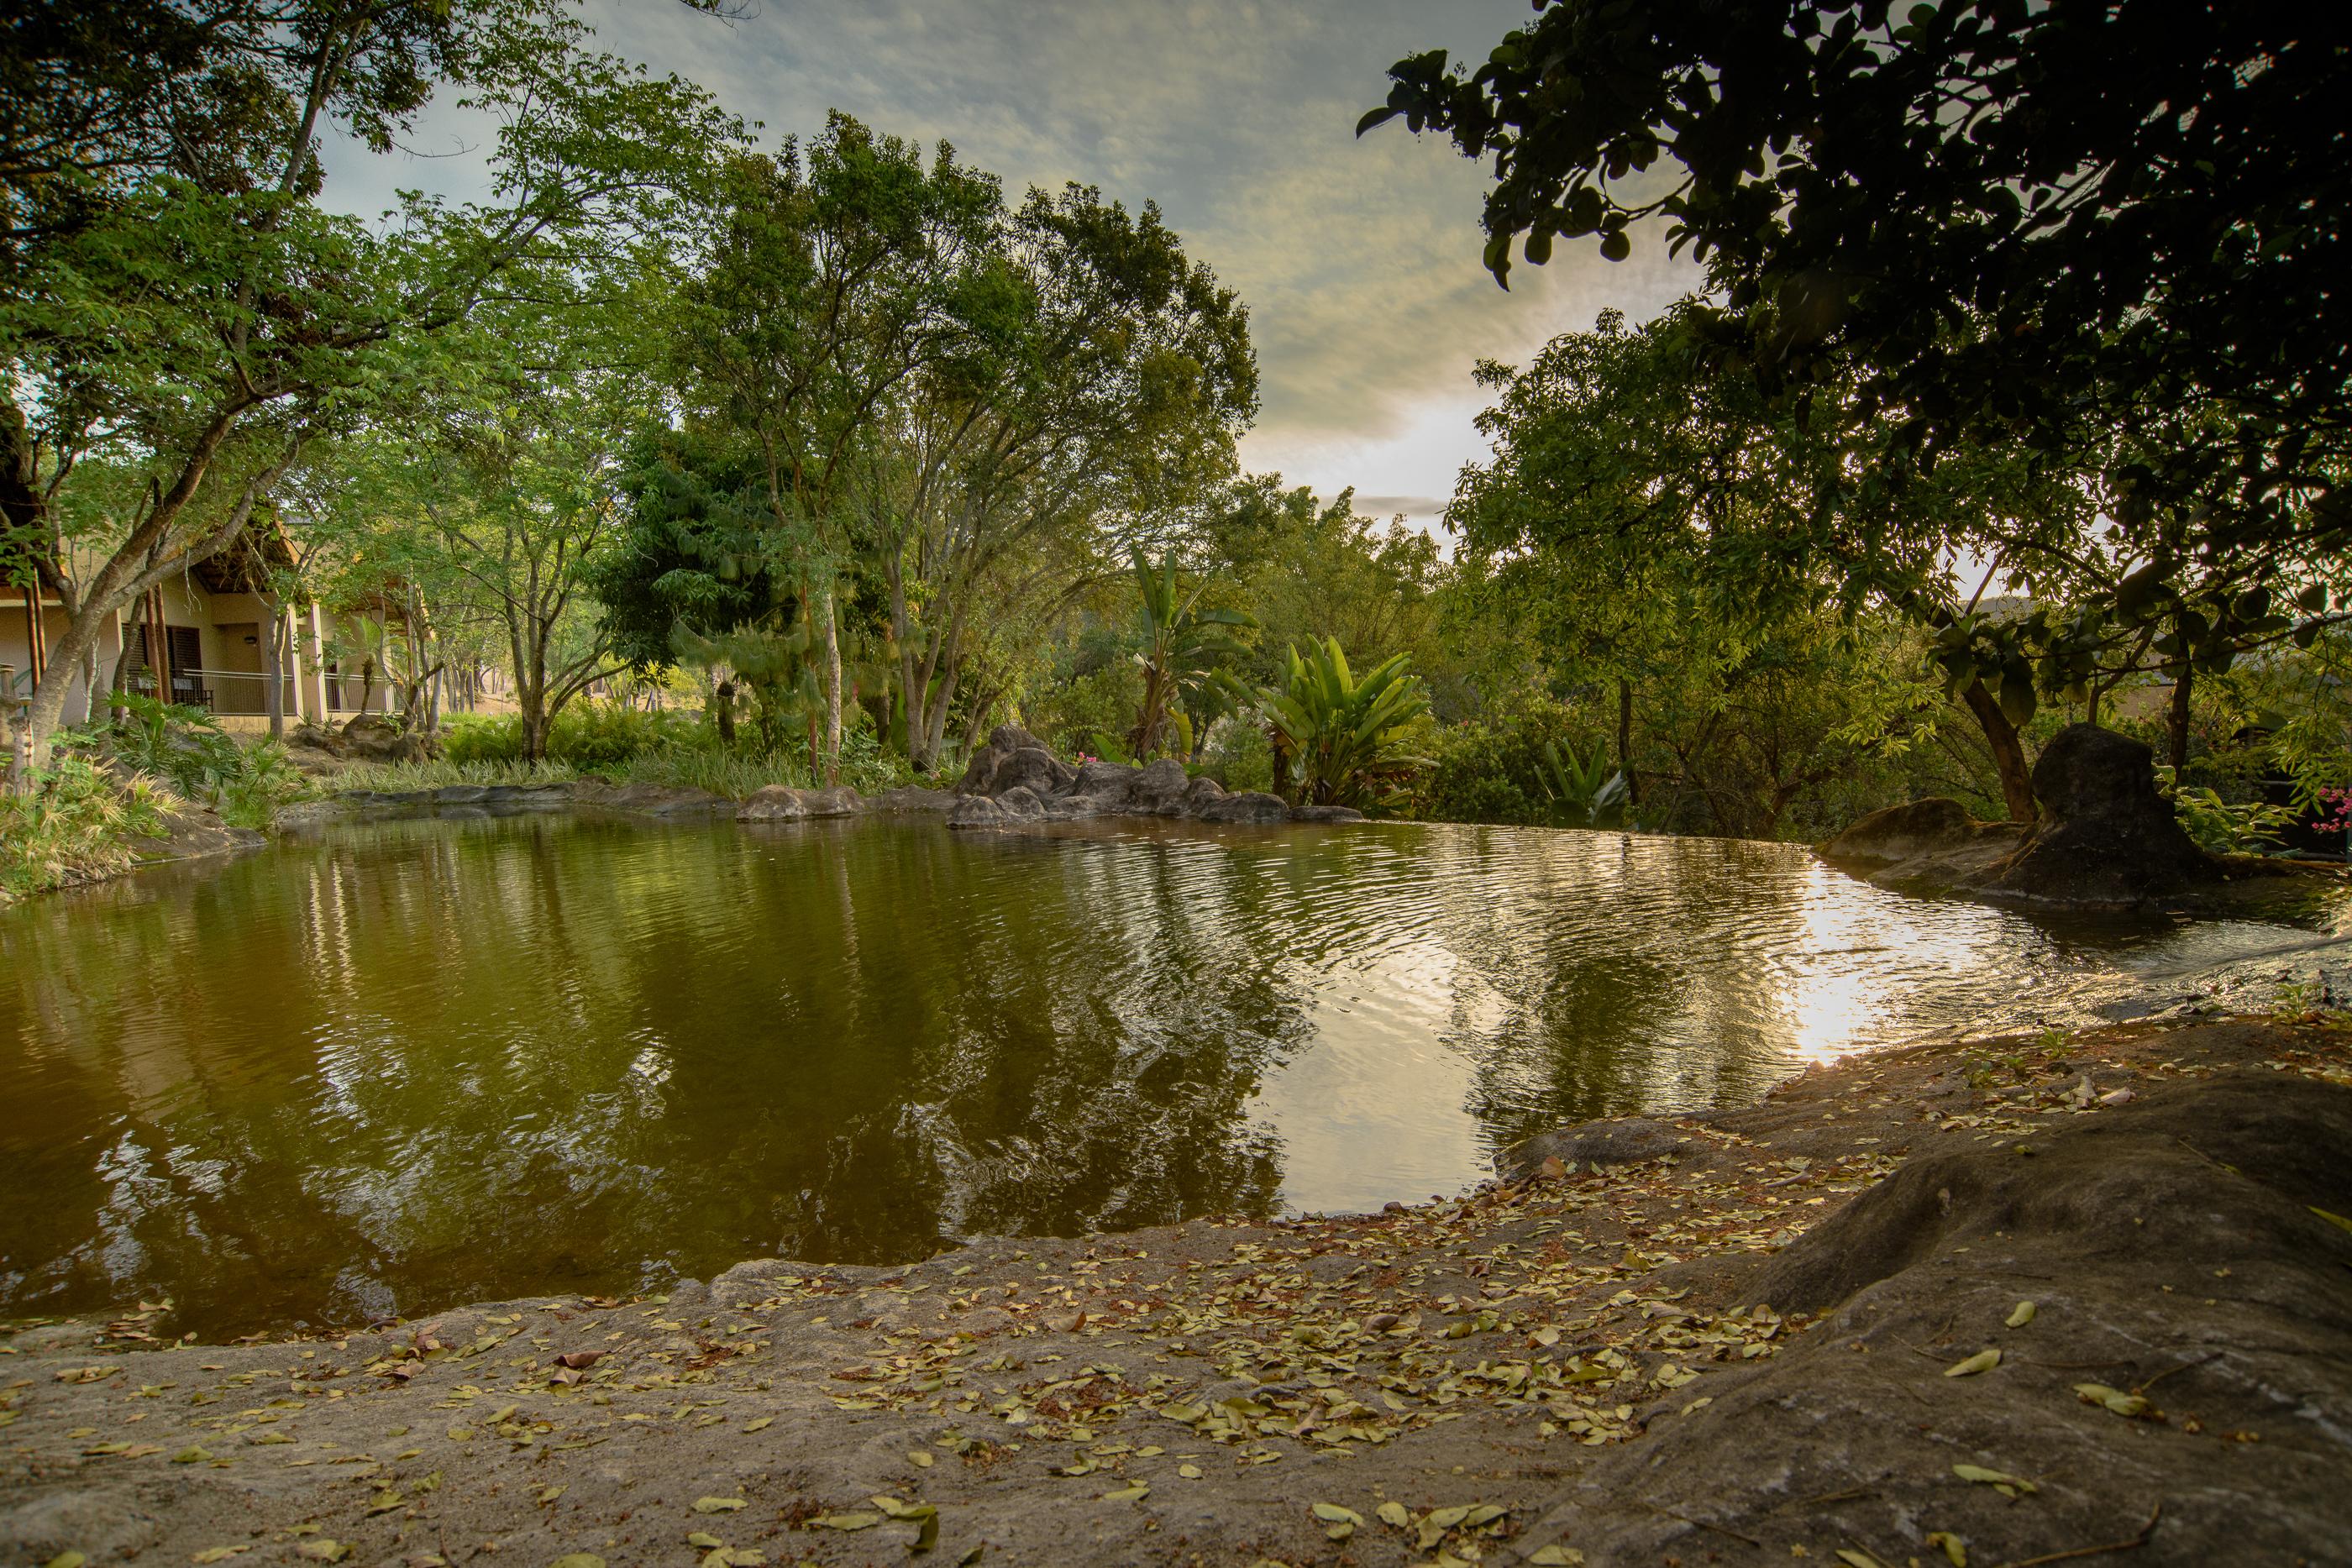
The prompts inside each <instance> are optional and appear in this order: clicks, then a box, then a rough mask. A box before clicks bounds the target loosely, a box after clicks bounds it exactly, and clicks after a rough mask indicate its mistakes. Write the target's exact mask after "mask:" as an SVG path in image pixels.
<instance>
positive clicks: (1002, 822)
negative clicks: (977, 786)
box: [948, 795, 1012, 828]
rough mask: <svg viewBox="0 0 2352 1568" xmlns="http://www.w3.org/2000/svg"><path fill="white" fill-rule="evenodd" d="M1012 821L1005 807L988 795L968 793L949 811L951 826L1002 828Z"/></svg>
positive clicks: (949, 823)
mask: <svg viewBox="0 0 2352 1568" xmlns="http://www.w3.org/2000/svg"><path fill="white" fill-rule="evenodd" d="M1011 821H1012V818H1011V817H1009V816H1007V815H1006V814H1005V810H1004V808H1003V807H1002V806H1000V805H998V804H997V803H996V801H995V800H994V799H993V798H992V797H991V796H987V795H967V796H965V797H964V798H963V799H962V800H959V801H957V802H956V806H955V810H951V811H950V812H949V813H948V826H949V827H950V828H1002V827H1004V826H1006V825H1008V824H1009V823H1010V822H1011Z"/></svg>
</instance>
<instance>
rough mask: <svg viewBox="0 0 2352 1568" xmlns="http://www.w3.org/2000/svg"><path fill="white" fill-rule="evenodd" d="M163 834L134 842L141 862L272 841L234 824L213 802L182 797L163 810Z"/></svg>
mask: <svg viewBox="0 0 2352 1568" xmlns="http://www.w3.org/2000/svg"><path fill="white" fill-rule="evenodd" d="M163 827H164V830H165V831H164V836H163V838H160V839H140V840H138V841H136V842H135V843H134V844H133V846H132V850H133V853H134V854H135V855H136V856H137V858H138V860H139V862H140V863H141V864H142V865H146V864H152V863H153V862H157V861H184V860H195V859H197V858H199V857H201V856H204V855H225V854H228V853H230V852H234V851H236V850H257V849H259V848H261V846H262V845H264V844H266V843H268V839H266V838H264V837H262V836H261V835H260V834H259V833H257V832H253V831H250V830H248V829H245V828H232V827H230V826H229V825H228V824H227V823H226V822H224V821H221V820H220V813H219V812H217V811H215V810H213V809H212V808H211V807H210V806H198V805H195V804H193V803H191V802H188V801H181V802H179V803H178V804H176V805H173V806H172V807H170V808H169V809H167V810H165V811H164V812H163Z"/></svg>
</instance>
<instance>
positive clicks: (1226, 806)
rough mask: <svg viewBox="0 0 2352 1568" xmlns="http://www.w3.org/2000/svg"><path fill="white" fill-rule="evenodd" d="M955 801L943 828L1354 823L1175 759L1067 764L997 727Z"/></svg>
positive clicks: (1347, 813)
mask: <svg viewBox="0 0 2352 1568" xmlns="http://www.w3.org/2000/svg"><path fill="white" fill-rule="evenodd" d="M956 793H957V794H958V795H960V796H961V797H962V799H961V800H959V801H958V802H957V803H956V806H955V808H954V810H951V811H950V812H949V813H948V826H949V827H950V828H1003V827H1017V826H1019V825H1021V824H1023V823H1027V822H1048V821H1081V820H1083V819H1086V818H1088V817H1173V818H1178V819H1181V820H1183V821H1195V822H1219V823H1226V824H1232V825H1244V826H1270V825H1272V824H1275V823H1278V822H1360V821H1363V820H1364V819H1363V813H1362V812H1360V811H1355V810H1349V809H1348V808H1347V807H1344V806H1296V807H1294V806H1290V805H1286V804H1285V803H1284V801H1283V800H1282V799H1281V798H1280V797H1279V796H1276V795H1269V794H1267V793H1265V791H1264V790H1262V789H1242V790H1236V791H1233V792H1230V793H1229V792H1227V790H1226V789H1225V787H1224V786H1223V785H1222V784H1220V783H1218V782H1217V781H1216V780H1215V779H1194V778H1191V777H1189V776H1188V775H1187V774H1186V773H1185V771H1184V765H1183V764H1182V763H1181V762H1179V761H1177V760H1176V759H1175V758H1171V757H1163V758H1160V759H1159V760H1158V761H1156V762H1152V763H1150V764H1148V765H1146V766H1144V767H1141V768H1131V767H1129V766H1128V765H1126V764H1124V763H1118V762H1099V761H1097V762H1087V763H1085V764H1082V765H1079V766H1076V767H1074V766H1072V765H1071V764H1069V763H1067V762H1065V761H1063V760H1062V759H1061V758H1058V757H1056V756H1055V755H1054V754H1053V752H1052V751H1051V750H1050V749H1048V748H1047V747H1046V746H1045V742H1044V741H1042V740H1039V739H1038V738H1037V737H1035V736H1034V735H1032V734H1030V733H1029V732H1028V731H1027V730H1025V729H1023V728H1022V727H1020V726H1018V725H1011V724H1003V725H999V726H997V727H996V728H995V729H994V730H993V731H992V732H991V733H990V735H989V737H988V744H987V745H986V746H983V747H981V748H980V750H979V751H977V752H975V753H974V754H973V755H972V758H971V767H969V768H966V769H965V770H964V776H963V780H962V782H961V783H960V784H958V785H957V786H956Z"/></svg>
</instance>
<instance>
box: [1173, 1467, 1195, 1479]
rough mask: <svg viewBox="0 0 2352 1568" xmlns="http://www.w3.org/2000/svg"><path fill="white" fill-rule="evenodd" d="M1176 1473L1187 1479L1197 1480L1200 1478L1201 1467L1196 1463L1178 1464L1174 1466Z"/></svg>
mask: <svg viewBox="0 0 2352 1568" xmlns="http://www.w3.org/2000/svg"><path fill="white" fill-rule="evenodd" d="M1176 1473H1177V1474H1178V1475H1180V1476H1181V1477H1183V1478H1184V1479H1186V1480H1188V1481H1197V1480H1199V1479H1201V1467H1200V1466H1198V1465H1179V1466H1177V1467H1176Z"/></svg>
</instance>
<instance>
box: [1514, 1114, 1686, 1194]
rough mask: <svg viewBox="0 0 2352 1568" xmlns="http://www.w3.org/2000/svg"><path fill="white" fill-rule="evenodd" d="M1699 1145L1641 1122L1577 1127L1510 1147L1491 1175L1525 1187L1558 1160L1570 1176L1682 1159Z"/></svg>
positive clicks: (1667, 1125) (1679, 1132)
mask: <svg viewBox="0 0 2352 1568" xmlns="http://www.w3.org/2000/svg"><path fill="white" fill-rule="evenodd" d="M1701 1141H1702V1140H1701V1139H1699V1138H1698V1137H1697V1136H1696V1134H1691V1133H1688V1132H1685V1130H1684V1129H1682V1128H1680V1127H1677V1126H1675V1124H1673V1123H1671V1122H1654V1121H1652V1120H1650V1119H1649V1118H1647V1117H1643V1116H1626V1117H1620V1118H1617V1119H1615V1120H1612V1121H1607V1122H1580V1123H1578V1124H1576V1125H1574V1126H1572V1127H1560V1128H1558V1129H1556V1130H1554V1131H1552V1132H1549V1133H1538V1134H1536V1135H1535V1136H1534V1137H1532V1138H1529V1139H1528V1140H1527V1141H1526V1142H1525V1143H1521V1144H1514V1145H1511V1146H1510V1147H1509V1148H1507V1149H1506V1150H1504V1151H1503V1152H1502V1153H1501V1154H1500V1155H1496V1158H1495V1169H1496V1172H1497V1173H1498V1174H1500V1175H1501V1176H1502V1178H1503V1179H1504V1180H1505V1181H1507V1182H1517V1181H1525V1180H1526V1179H1527V1178H1528V1177H1529V1176H1533V1175H1535V1174H1536V1172H1537V1171H1538V1170H1540V1169H1542V1168H1543V1164H1544V1162H1545V1161H1546V1160H1558V1161H1559V1163H1560V1164H1561V1165H1563V1166H1567V1167H1568V1168H1569V1169H1570V1170H1574V1169H1575V1168H1576V1167H1578V1166H1628V1165H1633V1164H1634V1163H1635V1162H1637V1161H1640V1160H1658V1159H1664V1158H1665V1157H1666V1156H1667V1155H1678V1154H1682V1153H1684V1152H1685V1151H1686V1150H1690V1149H1694V1148H1696V1147H1698V1146H1699V1145H1700V1143H1701Z"/></svg>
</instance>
